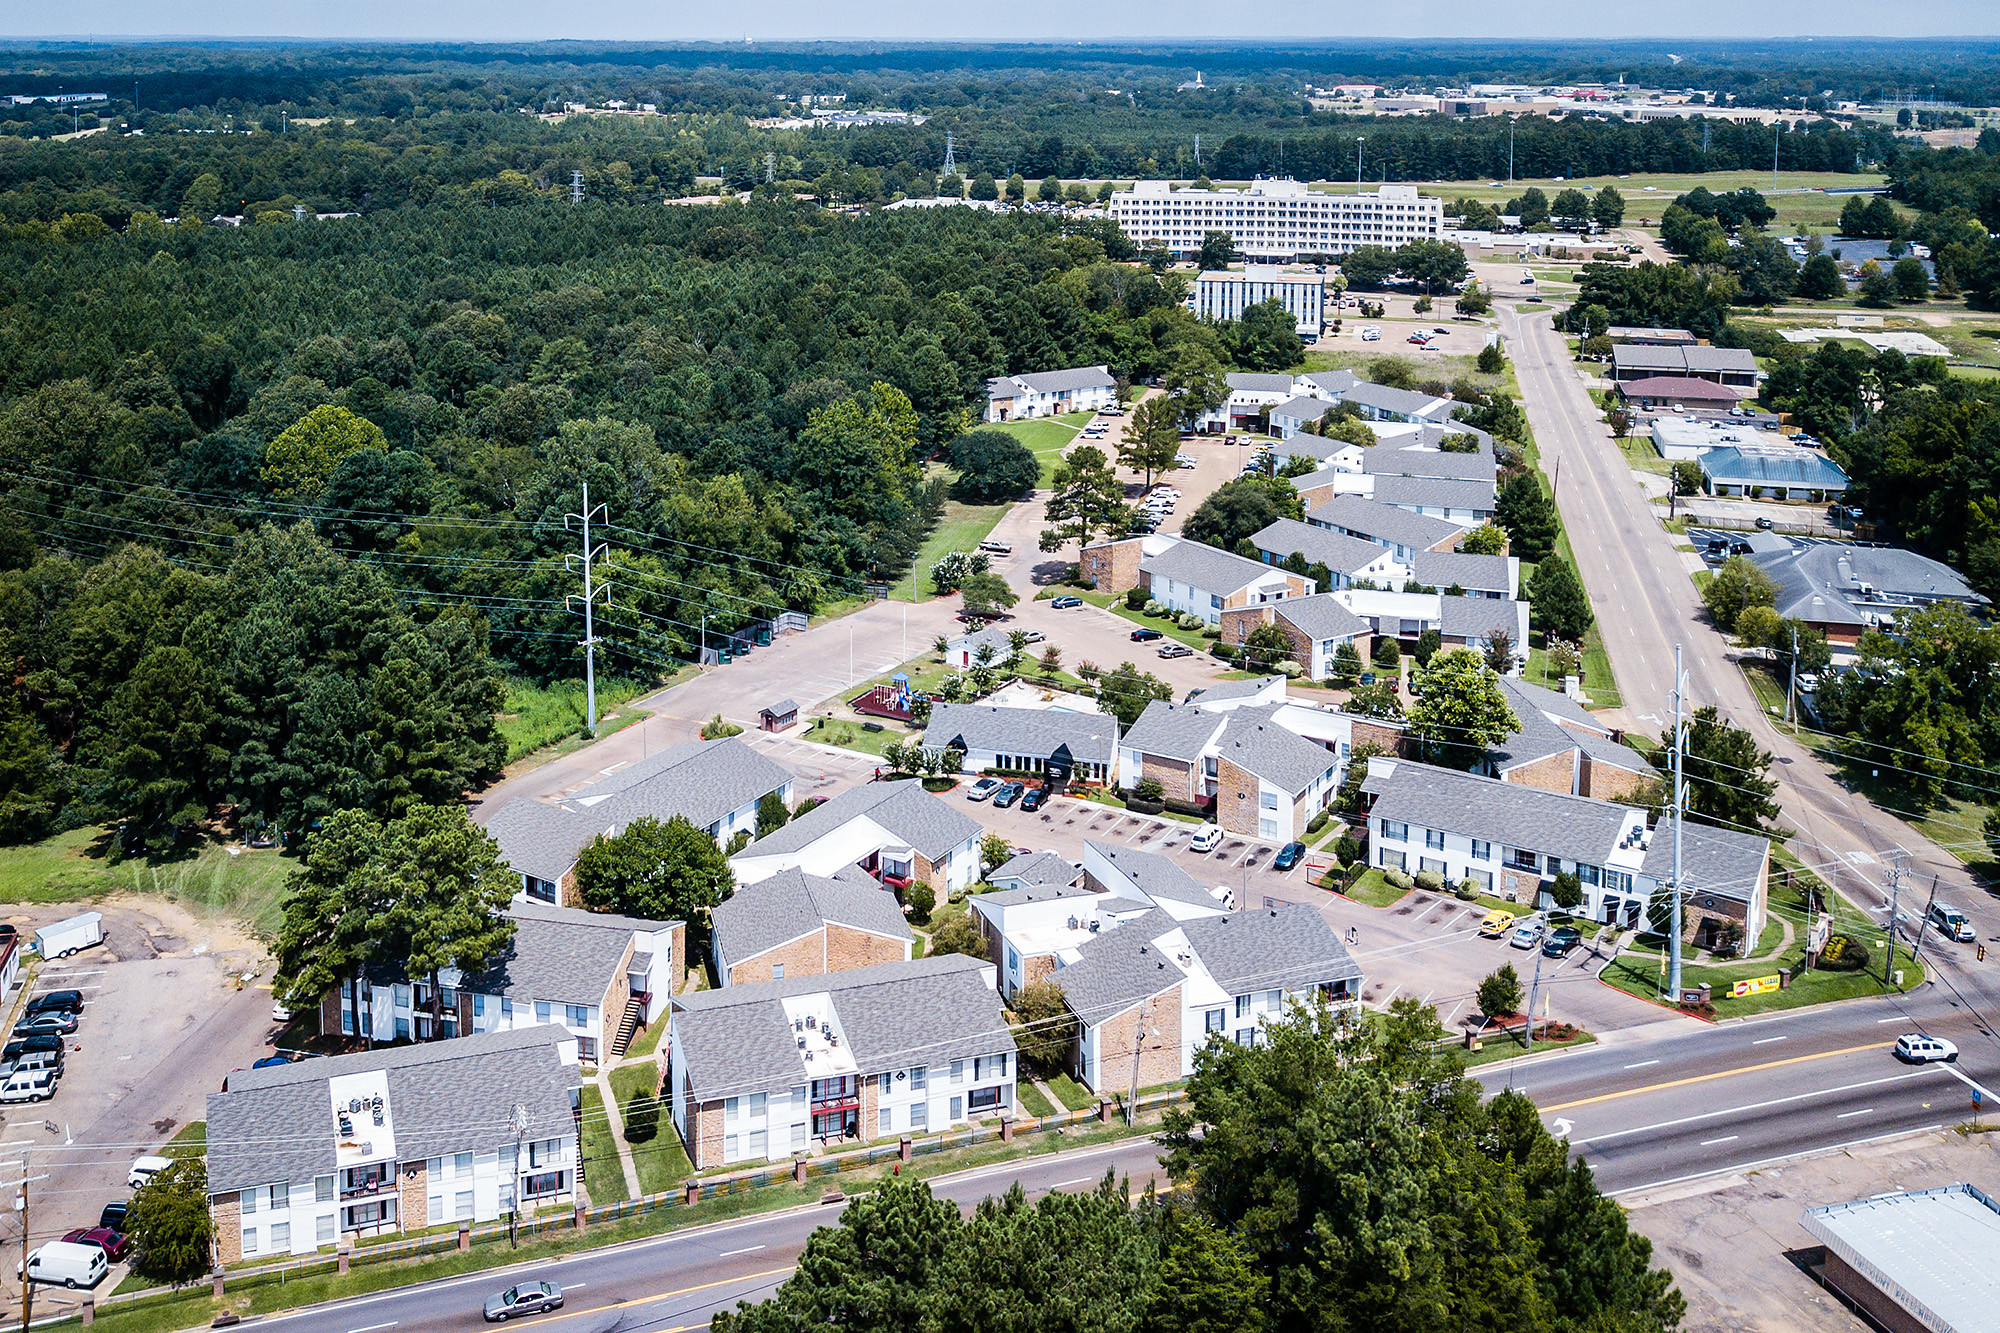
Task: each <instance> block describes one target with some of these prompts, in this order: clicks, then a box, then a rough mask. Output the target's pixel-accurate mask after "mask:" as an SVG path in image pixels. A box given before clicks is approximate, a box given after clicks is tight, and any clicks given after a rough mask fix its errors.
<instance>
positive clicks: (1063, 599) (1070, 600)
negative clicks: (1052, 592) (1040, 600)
mask: <svg viewBox="0 0 2000 1333" xmlns="http://www.w3.org/2000/svg"><path fill="white" fill-rule="evenodd" d="M1082 605H1083V598H1081V597H1072V596H1070V595H1069V594H1068V593H1064V594H1063V595H1062V596H1060V597H1056V598H1053V599H1051V600H1050V602H1049V606H1050V608H1051V609H1053V610H1056V611H1067V610H1069V609H1070V608H1071V607H1073V606H1082Z"/></svg>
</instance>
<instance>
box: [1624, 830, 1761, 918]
mask: <svg viewBox="0 0 2000 1333" xmlns="http://www.w3.org/2000/svg"><path fill="white" fill-rule="evenodd" d="M1770 854H1771V840H1770V839H1769V838H1766V837H1763V836H1762V835H1760V834H1756V833H1739V832H1738V831H1736V830H1735V829H1724V828H1713V827H1711V826H1709V825H1707V824H1697V823H1695V822H1694V821H1693V820H1689V821H1688V823H1687V827H1686V829H1685V830H1683V831H1682V833H1681V884H1682V885H1683V886H1684V887H1685V888H1686V890H1687V891H1688V892H1690V893H1693V894H1695V895H1697V901H1699V895H1701V894H1715V895H1717V896H1719V897H1725V898H1734V899H1736V900H1737V901H1739V902H1742V901H1745V900H1747V899H1748V898H1749V897H1750V895H1751V894H1752V893H1754V892H1755V891H1756V887H1757V884H1758V882H1759V880H1760V878H1761V876H1762V874H1763V871H1764V866H1765V863H1766V861H1767V860H1768V859H1769V857H1770ZM1641 870H1642V872H1643V873H1644V874H1647V875H1650V876H1652V877H1653V878H1654V879H1656V880H1660V881H1662V882H1666V881H1669V880H1671V879H1672V878H1673V874H1674V818H1673V816H1672V815H1668V816H1666V817H1665V818H1663V819H1662V820H1661V821H1660V822H1659V825H1658V826H1657V827H1656V828H1654V830H1653V840H1652V841H1651V842H1650V843H1648V844H1647V845H1646V860H1645V864H1644V865H1643V866H1642V867H1641Z"/></svg>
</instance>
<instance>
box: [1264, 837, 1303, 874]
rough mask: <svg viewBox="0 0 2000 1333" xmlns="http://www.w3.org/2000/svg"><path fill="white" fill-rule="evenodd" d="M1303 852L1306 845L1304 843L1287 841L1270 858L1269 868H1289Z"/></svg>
mask: <svg viewBox="0 0 2000 1333" xmlns="http://www.w3.org/2000/svg"><path fill="white" fill-rule="evenodd" d="M1305 854H1306V845H1305V844H1304V843H1302V842H1288V843H1286V844H1285V845H1284V846H1283V847H1280V848H1279V849H1278V854H1277V855H1276V856H1274V857H1272V858H1271V869H1273V870H1290V869H1291V868H1292V867H1293V866H1295V865H1297V864H1298V863H1299V858H1300V857H1302V856H1304V855H1305Z"/></svg>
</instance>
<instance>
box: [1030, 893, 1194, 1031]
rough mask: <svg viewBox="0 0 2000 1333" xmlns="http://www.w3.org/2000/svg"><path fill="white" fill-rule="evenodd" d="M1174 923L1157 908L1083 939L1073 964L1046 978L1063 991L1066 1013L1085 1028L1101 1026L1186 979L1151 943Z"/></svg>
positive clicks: (1160, 950)
mask: <svg viewBox="0 0 2000 1333" xmlns="http://www.w3.org/2000/svg"><path fill="white" fill-rule="evenodd" d="M1179 924H1180V923H1179V922H1177V921H1175V920H1174V919H1173V918H1172V917H1171V916H1169V915H1167V914H1166V913H1165V912H1163V911H1161V910H1159V909H1158V908H1155V909H1154V910H1152V911H1150V912H1146V913H1144V914H1142V915H1140V916H1136V917H1133V918H1132V919H1131V920H1130V921H1127V922H1125V923H1124V924H1122V925H1119V926H1116V927H1114V928H1112V929H1110V930H1107V931H1105V932H1103V933H1102V934H1100V935H1097V936H1095V937H1094V938H1092V939H1088V940H1085V941H1084V942H1083V943H1082V944H1081V945H1079V946H1078V947H1077V952H1078V953H1079V954H1080V955H1081V956H1080V957H1079V958H1078V959H1077V961H1076V962H1074V963H1071V964H1070V965H1069V966H1067V967H1060V968H1057V969H1056V970H1055V971H1054V972H1053V973H1051V974H1050V976H1049V980H1051V981H1053V982H1055V983H1056V985H1058V986H1060V987H1062V993H1063V1003H1064V1004H1066V1005H1068V1006H1069V1010H1070V1012H1071V1013H1073V1014H1075V1015H1076V1016H1077V1017H1078V1018H1080V1019H1082V1020H1083V1021H1084V1022H1085V1023H1086V1024H1096V1023H1102V1022H1103V1021H1104V1020H1105V1019H1107V1018H1111V1017H1113V1016H1115V1015H1117V1014H1121V1013H1123V1012H1124V1011H1125V1010H1127V1009H1130V1008H1131V1007H1132V1006H1133V1005H1135V1004H1137V1003H1139V1002H1140V1001H1141V1000H1146V999H1150V998H1151V997H1153V996H1155V995H1158V994H1160V993H1161V992H1162V991H1165V990H1167V989H1169V988H1170V987H1173V986H1176V985H1179V984H1180V983H1181V982H1182V981H1185V980H1186V979H1187V976H1186V974H1185V973H1184V972H1182V971H1181V970H1180V968H1179V967H1177V966H1176V965H1175V964H1174V961H1173V959H1172V958H1171V956H1170V955H1168V954H1167V953H1166V952H1165V951H1163V950H1162V949H1160V947H1159V946H1158V945H1156V944H1154V943H1153V940H1154V938H1155V937H1157V936H1160V935H1164V934H1165V933H1166V932H1168V931H1170V930H1173V929H1175V928H1176V927H1177V926H1178V925H1179Z"/></svg>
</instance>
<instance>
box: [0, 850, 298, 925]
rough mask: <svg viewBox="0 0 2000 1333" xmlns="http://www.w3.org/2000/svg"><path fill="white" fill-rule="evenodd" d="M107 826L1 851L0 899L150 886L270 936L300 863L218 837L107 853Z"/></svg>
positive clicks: (35, 899)
mask: <svg viewBox="0 0 2000 1333" xmlns="http://www.w3.org/2000/svg"><path fill="white" fill-rule="evenodd" d="M110 847H111V831H110V830H109V829H107V828H81V829H71V830H69V831H68V832H66V833H58V834H57V835H56V836H54V837H53V838H45V839H43V840H42V841H41V842H34V843H27V844H25V845H23V846H19V847H10V848H8V849H7V854H6V855H5V856H4V857H0V902H12V903H62V902H77V901H80V900H84V899H97V898H103V897H105V896H107V895H109V894H113V893H118V892H126V893H151V894H158V895H160V896H161V897H163V898H165V899H167V900H168V901H169V902H180V903H184V904H187V905H189V906H191V907H195V908H199V909H202V910H206V911H211V912H216V913H219V914H221V915H224V916H230V917H234V918H236V919H238V920H240V921H243V922H245V923H247V924H248V925H249V926H250V928H251V929H252V930H253V931H255V932H257V933H258V934H259V935H261V936H264V937H267V938H268V937H269V936H270V935H272V934H274V933H275V932H276V930H277V928H278V923H279V921H280V919H281V918H282V917H283V915H284V912H283V901H284V883H285V876H286V875H288V874H290V873H291V871H292V870H293V869H294V868H295V867H296V866H297V864H298V863H297V862H296V861H295V860H292V859H290V858H288V857H284V856H281V855H279V853H278V852H277V851H276V850H275V849H266V850H262V851H253V850H251V849H249V848H246V847H242V846H241V845H239V846H238V847H237V849H236V855H234V856H232V855H230V853H229V851H228V849H227V848H225V847H224V846H223V845H222V844H220V843H213V842H210V843H204V844H202V845H201V846H199V847H197V848H193V849H190V850H188V851H185V852H181V853H178V854H176V855H174V856H171V857H165V858H157V859H154V858H144V857H129V858H126V859H124V860H119V861H115V862H114V861H113V860H111V859H110V857H109V856H108V855H107V852H108V851H109V850H110Z"/></svg>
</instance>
